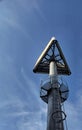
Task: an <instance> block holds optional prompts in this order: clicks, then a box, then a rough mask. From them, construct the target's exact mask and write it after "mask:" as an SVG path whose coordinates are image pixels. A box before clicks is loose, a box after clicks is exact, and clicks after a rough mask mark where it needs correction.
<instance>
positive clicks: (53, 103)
mask: <svg viewBox="0 0 82 130" xmlns="http://www.w3.org/2000/svg"><path fill="white" fill-rule="evenodd" d="M49 75H50V80H51V89H50V91H49V92H48V116H47V130H64V127H63V121H62V110H61V98H60V93H59V84H58V76H57V67H56V64H55V61H51V62H50V68H49Z"/></svg>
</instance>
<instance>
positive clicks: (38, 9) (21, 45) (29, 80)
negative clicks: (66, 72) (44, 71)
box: [0, 0, 82, 130]
mask: <svg viewBox="0 0 82 130" xmlns="http://www.w3.org/2000/svg"><path fill="white" fill-rule="evenodd" d="M81 12H82V1H81V0H72V1H71V0H69V1H68V0H48V1H47V0H45V1H44V0H23V1H22V0H1V1H0V130H38V129H39V130H46V115H47V105H46V104H45V103H44V102H43V101H42V100H41V99H40V98H39V90H40V81H41V80H42V79H43V80H44V79H45V78H47V77H48V75H46V76H44V75H41V74H34V73H33V71H32V69H33V66H34V64H35V62H36V60H37V58H38V56H39V55H40V54H41V52H42V50H43V49H44V47H45V46H46V45H47V43H48V41H49V40H50V39H51V37H53V36H55V37H56V39H57V40H58V41H59V43H60V46H61V48H62V51H63V53H64V55H65V57H66V60H67V62H68V64H69V66H70V69H71V72H72V75H71V76H67V77H65V78H66V81H67V82H68V85H69V89H70V94H69V98H68V100H67V101H66V103H65V109H66V113H67V123H68V129H69V130H73V129H74V130H81V129H82V123H81V122H82V69H81V66H82V61H81V56H82V52H81V50H82V15H81Z"/></svg>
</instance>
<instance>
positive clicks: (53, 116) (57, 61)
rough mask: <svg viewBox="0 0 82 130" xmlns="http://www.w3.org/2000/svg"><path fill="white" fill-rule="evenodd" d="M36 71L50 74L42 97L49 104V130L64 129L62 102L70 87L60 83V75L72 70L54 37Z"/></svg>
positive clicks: (39, 59)
mask: <svg viewBox="0 0 82 130" xmlns="http://www.w3.org/2000/svg"><path fill="white" fill-rule="evenodd" d="M33 72H34V73H42V74H49V78H50V79H49V81H47V82H46V83H44V84H41V91H40V97H41V98H42V100H43V101H44V102H46V103H47V104H48V113H47V130H64V123H63V120H65V118H66V115H65V113H64V112H63V111H62V107H61V104H62V103H63V102H64V101H66V100H67V97H68V92H69V90H68V87H67V86H66V85H65V84H64V83H63V82H62V83H59V81H58V75H70V74H71V71H70V69H69V66H68V64H67V62H66V59H65V57H64V55H63V52H62V50H61V48H60V46H59V43H58V41H57V40H56V39H55V37H53V38H52V39H51V40H50V42H49V43H48V44H47V46H46V47H45V49H44V50H43V52H42V53H41V55H40V57H39V58H38V60H37V62H36V64H35V66H34V69H33Z"/></svg>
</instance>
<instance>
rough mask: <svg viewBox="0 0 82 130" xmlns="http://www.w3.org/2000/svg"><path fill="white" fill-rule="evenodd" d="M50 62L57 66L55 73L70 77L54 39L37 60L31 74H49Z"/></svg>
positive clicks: (53, 38)
mask: <svg viewBox="0 0 82 130" xmlns="http://www.w3.org/2000/svg"><path fill="white" fill-rule="evenodd" d="M51 61H55V63H56V66H57V73H58V74H61V75H70V74H71V71H70V69H69V66H68V64H67V62H66V59H65V57H64V55H63V52H62V50H61V48H60V46H59V43H58V41H57V40H56V39H55V37H52V38H51V40H50V41H49V43H48V44H47V46H46V47H45V49H44V50H43V52H42V53H41V55H40V57H39V58H38V60H37V62H36V64H35V66H34V69H33V72H34V73H45V74H49V64H50V62H51Z"/></svg>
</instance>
